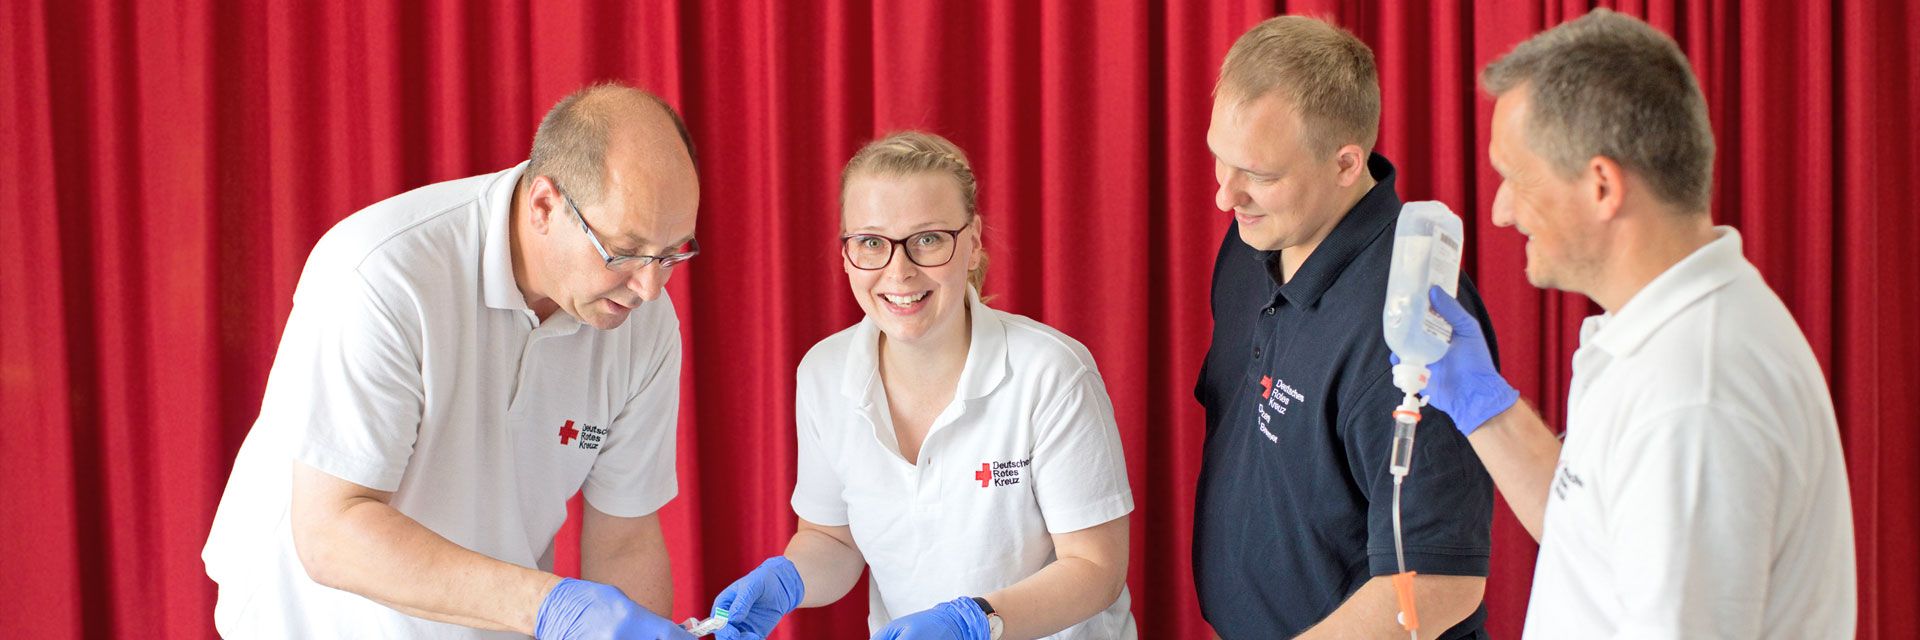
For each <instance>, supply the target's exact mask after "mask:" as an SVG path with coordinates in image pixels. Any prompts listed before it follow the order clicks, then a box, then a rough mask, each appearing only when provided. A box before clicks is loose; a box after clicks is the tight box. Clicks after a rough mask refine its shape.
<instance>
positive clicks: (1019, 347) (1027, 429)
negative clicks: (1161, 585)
mask: <svg viewBox="0 0 1920 640" xmlns="http://www.w3.org/2000/svg"><path fill="white" fill-rule="evenodd" d="M975 192H976V187H975V184H974V177H973V169H972V167H971V166H970V165H969V164H968V162H967V159H966V156H965V155H964V154H963V153H962V152H961V151H960V149H959V148H958V147H955V146H954V145H953V143H951V142H948V141H947V140H946V139H944V138H941V137H939V136H936V135H932V134H928V133H920V132H905V133H897V134H894V135H892V136H888V137H887V138H885V139H882V140H879V141H876V142H873V143H871V144H868V145H867V146H866V147H865V148H862V149H861V150H860V152H859V153H857V154H855V155H854V156H853V159H852V160H851V161H849V162H848V163H847V167H846V169H845V170H844V171H843V172H842V174H841V179H840V200H841V209H840V223H841V229H842V234H843V235H842V236H841V256H842V258H841V260H842V265H843V267H844V268H845V270H846V273H847V282H848V285H849V286H850V288H851V289H852V293H853V297H854V299H855V300H858V301H859V303H860V307H861V309H863V310H864V311H865V312H866V318H865V319H864V320H862V321H861V322H860V323H859V324H856V325H854V326H853V327H851V328H848V329H846V330H844V331H841V332H839V333H837V334H834V335H833V336H831V337H828V338H827V339H826V340H823V341H821V342H820V343H819V344H818V345H815V346H814V348H813V349H812V351H810V352H808V354H807V356H806V358H805V359H804V360H803V361H802V362H801V363H800V369H799V372H798V376H797V377H798V387H797V389H796V393H795V413H796V421H797V423H798V424H797V426H798V440H799V456H798V457H799V478H798V481H797V483H796V486H795V487H794V492H793V510H794V513H795V514H796V515H798V516H799V523H798V526H797V532H796V533H795V534H794V536H793V539H792V541H791V542H789V543H788V545H787V548H786V552H785V554H783V555H780V556H775V557H773V558H771V559H768V560H767V561H766V562H765V563H763V564H761V565H760V567H759V568H757V569H754V570H753V572H751V573H749V574H747V575H746V576H745V577H742V578H740V579H739V580H737V581H735V582H734V583H733V584H732V586H729V587H727V589H726V590H725V591H723V592H721V594H720V597H719V598H718V599H717V600H716V601H715V602H714V614H715V615H720V614H721V612H723V611H724V612H726V613H727V614H728V616H729V617H728V625H727V627H726V628H724V629H722V630H721V631H720V632H718V633H717V634H716V636H717V637H719V638H721V639H722V640H734V639H736V638H752V639H757V638H763V637H765V636H766V635H767V634H768V633H769V632H770V631H772V629H773V626H774V624H775V623H777V622H778V621H779V620H780V618H781V617H782V616H784V615H786V614H787V613H788V612H790V611H792V610H793V609H794V608H796V607H818V606H824V605H827V604H831V603H833V602H835V601H837V600H839V599H840V598H841V596H844V595H846V594H847V592H848V591H849V590H851V588H852V587H853V584H854V583H855V581H857V580H858V579H859V577H860V573H861V570H862V569H863V568H870V569H871V570H872V572H873V575H872V579H871V580H870V581H869V583H868V589H867V591H868V606H869V608H870V613H869V615H868V625H869V629H870V630H872V631H874V632H875V636H874V637H875V638H888V639H894V638H899V639H933V638H939V639H949V638H951V639H956V640H990V639H999V638H1040V637H1051V638H1100V639H1111V638H1133V637H1135V635H1136V633H1135V631H1134V623H1133V616H1132V615H1131V614H1130V613H1129V611H1128V606H1129V598H1128V596H1127V592H1126V575H1127V514H1128V513H1129V512H1131V511H1132V510H1133V494H1132V492H1131V491H1130V490H1129V489H1128V487H1127V474H1126V462H1125V460H1124V458H1123V457H1122V455H1121V451H1120V436H1119V432H1118V430H1117V429H1116V428H1115V426H1114V422H1113V407H1112V403H1111V402H1110V401H1109V400H1108V399H1107V393H1106V388H1105V386H1104V385H1103V383H1102V382H1101V379H1100V373H1099V371H1098V370H1097V369H1096V368H1095V366H1094V362H1093V358H1092V356H1091V355H1089V354H1088V352H1087V350H1086V348H1084V347H1082V346H1081V345H1080V343H1079V342H1076V341H1074V340H1073V339H1072V338H1069V337H1067V336H1066V335H1064V334H1062V333H1060V332H1058V331H1055V330H1053V329H1052V328H1050V327H1047V326H1046V325H1043V324H1040V323H1039V322H1035V321H1033V320H1031V319H1029V318H1025V317H1022V316H1018V315H1014V314H1011V313H1006V312H1003V311H998V310H995V309H993V308H991V307H988V306H986V305H985V304H984V303H982V302H981V300H980V296H979V286H980V283H981V281H982V279H983V278H984V277H985V275H986V266H987V256H986V253H985V252H984V251H982V249H981V242H980V234H981V219H980V216H979V214H978V213H977V212H976V211H975V205H974V199H975Z"/></svg>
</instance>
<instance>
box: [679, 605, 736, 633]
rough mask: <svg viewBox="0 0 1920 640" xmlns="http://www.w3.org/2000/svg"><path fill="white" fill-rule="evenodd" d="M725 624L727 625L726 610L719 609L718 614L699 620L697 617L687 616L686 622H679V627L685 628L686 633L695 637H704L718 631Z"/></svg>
mask: <svg viewBox="0 0 1920 640" xmlns="http://www.w3.org/2000/svg"><path fill="white" fill-rule="evenodd" d="M726 626H727V612H726V611H724V610H723V611H721V612H720V613H719V614H717V615H715V616H713V617H711V618H707V619H705V620H700V619H698V618H687V621H686V622H682V623H680V627H681V628H683V629H686V630H687V633H691V634H693V637H695V638H704V637H707V636H710V635H713V632H715V631H719V630H720V629H721V628H724V627H726Z"/></svg>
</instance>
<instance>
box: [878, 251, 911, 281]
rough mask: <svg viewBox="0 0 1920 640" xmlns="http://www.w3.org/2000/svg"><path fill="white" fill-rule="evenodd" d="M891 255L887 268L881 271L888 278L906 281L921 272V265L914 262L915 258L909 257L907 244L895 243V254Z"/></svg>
mask: <svg viewBox="0 0 1920 640" xmlns="http://www.w3.org/2000/svg"><path fill="white" fill-rule="evenodd" d="M889 257H890V259H889V260H887V267H886V269H884V270H882V271H881V273H882V274H884V275H885V276H886V277H887V278H888V279H891V280H894V281H897V282H906V281H907V280H909V279H911V278H913V276H914V274H917V273H920V265H917V264H914V263H913V259H912V258H909V257H907V245H906V244H904V243H895V244H894V245H893V254H892V255H891V256H889Z"/></svg>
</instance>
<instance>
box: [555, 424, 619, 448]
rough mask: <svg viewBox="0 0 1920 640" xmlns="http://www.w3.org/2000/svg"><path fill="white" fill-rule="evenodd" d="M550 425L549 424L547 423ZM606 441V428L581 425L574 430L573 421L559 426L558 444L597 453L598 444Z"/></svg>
mask: <svg viewBox="0 0 1920 640" xmlns="http://www.w3.org/2000/svg"><path fill="white" fill-rule="evenodd" d="M549 424H551V423H549ZM606 441H607V428H606V427H596V426H593V425H590V424H582V425H580V427H579V428H577V429H576V428H574V426H573V421H572V420H568V421H567V423H566V424H563V425H560V444H561V445H564V446H571V447H578V448H580V449H581V450H584V451H598V450H600V444H601V443H603V442H606Z"/></svg>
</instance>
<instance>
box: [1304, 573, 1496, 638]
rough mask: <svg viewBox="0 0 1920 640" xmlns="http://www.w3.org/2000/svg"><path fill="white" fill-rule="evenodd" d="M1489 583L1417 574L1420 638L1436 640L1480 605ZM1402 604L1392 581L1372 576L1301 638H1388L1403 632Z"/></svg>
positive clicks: (1463, 577) (1454, 577)
mask: <svg viewBox="0 0 1920 640" xmlns="http://www.w3.org/2000/svg"><path fill="white" fill-rule="evenodd" d="M1486 587H1487V579H1486V578H1479V577H1473V576H1428V575H1422V576H1415V577H1414V579H1413V594H1414V612H1415V613H1416V614H1418V616H1419V618H1420V635H1421V636H1422V637H1439V636H1440V634H1441V633H1442V632H1445V631H1446V630H1447V629H1451V628H1453V625H1456V624H1460V621H1461V620H1465V619H1467V616H1470V615H1473V612H1474V610H1475V609H1478V608H1479V607H1480V598H1481V596H1482V595H1484V594H1485V592H1486ZM1399 616H1400V600H1399V598H1398V597H1397V596H1396V595H1395V594H1394V592H1393V578H1392V577H1390V576H1381V577H1376V578H1373V579H1371V580H1368V581H1367V583H1366V584H1364V585H1361V586H1360V589H1359V590H1358V591H1355V592H1353V596H1352V597H1349V598H1347V601H1346V602H1343V603H1341V604H1340V608H1338V609H1335V610H1334V611H1333V613H1332V614H1329V615H1328V616H1327V618H1326V619H1325V620H1321V621H1320V624H1316V625H1314V626H1313V628H1311V629H1308V630H1307V632H1306V633H1303V634H1300V637H1301V638H1387V637H1399V636H1402V635H1405V634H1406V630H1405V629H1403V628H1401V626H1400V622H1399Z"/></svg>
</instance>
